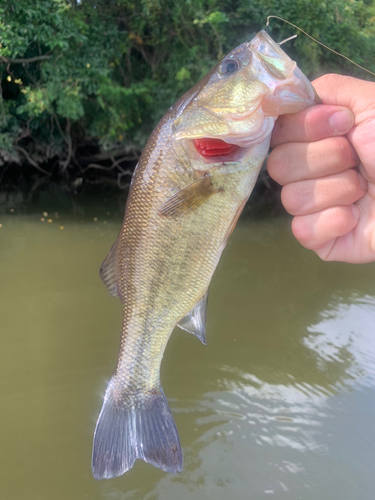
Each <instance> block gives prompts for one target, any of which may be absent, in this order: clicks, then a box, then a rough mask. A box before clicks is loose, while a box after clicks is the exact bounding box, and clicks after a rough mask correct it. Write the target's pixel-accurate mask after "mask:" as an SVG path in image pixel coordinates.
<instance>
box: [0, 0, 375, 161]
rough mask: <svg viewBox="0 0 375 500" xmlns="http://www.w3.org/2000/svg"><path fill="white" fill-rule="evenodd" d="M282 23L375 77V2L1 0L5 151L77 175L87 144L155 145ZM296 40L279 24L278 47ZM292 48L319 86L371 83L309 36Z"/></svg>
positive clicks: (0, 132)
mask: <svg viewBox="0 0 375 500" xmlns="http://www.w3.org/2000/svg"><path fill="white" fill-rule="evenodd" d="M271 14H274V15H278V16H281V17H284V18H286V19H288V20H289V21H291V22H292V23H294V24H297V25H299V26H300V27H301V28H302V29H304V30H305V31H307V32H308V33H310V34H311V35H312V36H314V37H315V38H317V39H319V40H320V41H322V42H323V43H325V44H326V45H328V46H330V47H332V48H333V49H335V50H337V51H339V52H342V53H343V54H345V55H346V56H348V57H350V58H352V59H354V60H355V61H356V62H358V63H359V64H362V65H364V66H367V67H368V68H369V69H372V70H373V71H375V64H374V62H373V54H374V52H375V27H374V26H375V23H374V21H375V0H365V1H362V0H330V1H326V2H323V1H320V0H137V1H134V0H111V1H110V2H108V0H81V1H79V0H71V1H68V0H35V1H33V2H30V0H0V80H1V91H2V92H1V96H0V112H1V117H0V150H8V151H12V148H13V147H14V146H15V145H19V146H21V147H22V148H25V149H27V151H28V154H29V155H30V157H31V158H36V156H35V152H36V151H37V152H38V161H40V158H41V156H42V157H43V154H45V158H46V159H48V158H50V157H51V156H53V154H57V155H58V156H59V155H60V157H61V158H60V159H61V161H60V166H61V167H62V168H66V166H67V165H69V164H70V163H71V160H72V158H74V155H75V152H76V151H77V149H79V148H80V147H82V145H85V144H102V147H104V146H105V147H107V148H114V147H117V148H118V147H119V146H125V145H130V144H136V143H138V144H139V145H143V144H144V142H145V140H146V138H147V136H148V135H149V133H150V131H151V130H152V128H153V127H154V126H155V124H156V122H157V120H158V119H160V118H161V116H162V115H163V114H164V113H165V111H166V110H167V109H168V107H169V106H170V105H171V104H172V103H173V102H174V101H175V100H176V99H177V98H178V97H179V96H180V95H181V94H182V93H183V92H184V91H186V90H187V89H188V88H190V87H191V86H192V85H194V84H195V83H196V82H197V81H198V80H199V79H200V78H201V77H202V76H203V75H204V74H205V73H206V72H207V71H209V70H210V69H211V67H212V66H213V65H214V64H215V62H216V61H217V60H218V59H219V58H221V57H223V55H224V54H225V53H226V52H228V51H229V50H231V49H232V48H233V47H235V46H236V45H238V44H239V43H241V42H243V41H245V40H250V39H251V38H252V37H253V35H254V34H255V33H256V32H257V31H258V30H259V29H262V28H264V27H265V22H266V17H267V15H271ZM295 32H296V30H295V29H294V28H291V27H290V26H288V25H286V24H284V23H282V22H280V21H277V20H271V31H270V33H271V35H272V36H273V37H274V39H275V40H277V41H280V40H282V39H284V38H287V37H288V36H290V35H292V34H294V33H295ZM285 49H286V50H287V51H288V53H289V54H290V55H291V56H292V57H293V58H295V59H296V60H297V62H298V64H299V65H300V67H301V68H302V69H303V71H305V73H306V74H307V75H308V76H309V77H314V76H317V75H318V74H320V73H323V72H327V71H336V72H344V73H346V74H354V75H358V76H360V77H362V78H366V74H365V73H361V72H360V71H359V70H358V69H357V68H355V67H354V66H352V65H350V64H349V63H347V62H346V61H344V60H343V59H341V58H339V57H338V56H335V55H334V54H332V53H331V52H329V51H327V50H325V49H324V48H322V47H321V46H319V45H317V44H315V43H313V42H312V41H311V40H309V39H308V38H307V37H305V36H304V35H302V34H300V36H299V37H298V38H297V39H296V40H295V41H293V42H289V43H288V44H287V45H286V46H285ZM43 148H44V149H43ZM16 149H17V148H16ZM18 149H19V148H18ZM14 151H16V150H14ZM43 151H44V153H43ZM51 151H52V152H53V153H52V152H51ZM16 154H18V153H16ZM33 155H34V156H33Z"/></svg>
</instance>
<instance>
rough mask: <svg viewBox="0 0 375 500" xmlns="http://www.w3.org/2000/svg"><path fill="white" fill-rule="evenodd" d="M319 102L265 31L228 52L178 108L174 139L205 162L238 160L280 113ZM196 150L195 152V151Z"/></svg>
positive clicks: (266, 134) (267, 134)
mask: <svg viewBox="0 0 375 500" xmlns="http://www.w3.org/2000/svg"><path fill="white" fill-rule="evenodd" d="M316 102H318V101H317V95H316V92H315V90H314V88H313V86H312V85H311V83H310V82H309V80H308V79H307V78H306V76H305V75H304V74H303V73H302V71H301V70H300V69H299V68H298V67H297V64H296V62H294V61H292V59H290V57H289V56H288V55H287V54H286V53H285V52H284V51H283V50H282V49H281V48H280V47H279V46H278V45H277V44H276V43H275V42H274V41H273V40H272V38H271V37H270V36H269V35H268V34H267V33H266V32H265V31H261V32H259V33H258V34H257V35H256V36H255V37H254V38H253V39H252V40H251V41H250V42H246V43H243V44H241V45H239V46H238V47H237V48H235V49H234V50H232V51H231V52H230V53H229V54H228V55H227V56H226V57H224V59H222V60H221V61H220V62H219V63H218V64H217V66H216V67H215V68H214V69H213V70H212V71H211V72H210V73H209V74H208V75H206V77H204V78H203V79H202V80H201V82H199V83H198V84H197V85H196V86H195V87H193V89H192V90H191V91H190V92H188V93H187V94H185V96H183V97H182V98H181V99H180V101H179V102H178V103H177V106H176V117H175V119H174V123H173V131H174V139H175V140H177V141H183V144H184V149H185V150H186V151H187V152H188V154H189V156H190V157H193V158H195V159H197V158H198V157H200V159H203V161H204V162H205V163H213V162H216V163H217V162H219V161H231V160H236V159H237V158H238V157H240V156H241V154H242V153H243V151H242V152H241V148H242V149H248V148H249V147H250V146H252V145H254V144H259V143H261V142H263V141H265V140H266V139H267V138H269V137H270V135H271V132H272V129H273V125H274V123H275V120H276V118H277V117H278V116H280V115H282V114H287V113H296V112H298V111H301V110H303V109H305V108H307V107H309V106H312V105H313V104H314V103H316ZM197 153H198V154H197Z"/></svg>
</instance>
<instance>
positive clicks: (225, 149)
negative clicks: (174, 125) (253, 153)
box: [189, 137, 247, 164]
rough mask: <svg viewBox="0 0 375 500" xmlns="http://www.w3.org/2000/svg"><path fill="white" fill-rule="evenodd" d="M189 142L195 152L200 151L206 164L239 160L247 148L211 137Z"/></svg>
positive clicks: (200, 155)
mask: <svg viewBox="0 0 375 500" xmlns="http://www.w3.org/2000/svg"><path fill="white" fill-rule="evenodd" d="M189 142H191V145H192V146H193V147H194V151H195V154H197V153H198V155H199V157H200V158H201V159H202V160H203V161H204V163H206V164H207V163H208V164H210V163H220V162H231V161H238V160H240V159H241V158H242V156H243V155H244V154H245V151H246V149H247V148H244V147H241V146H240V145H238V144H232V143H230V142H226V141H224V140H223V139H214V138H211V137H201V138H197V139H192V140H191V141H189Z"/></svg>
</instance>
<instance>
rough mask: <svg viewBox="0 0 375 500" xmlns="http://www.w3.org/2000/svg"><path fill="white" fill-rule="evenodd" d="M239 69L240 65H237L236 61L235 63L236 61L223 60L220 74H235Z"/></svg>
mask: <svg viewBox="0 0 375 500" xmlns="http://www.w3.org/2000/svg"><path fill="white" fill-rule="evenodd" d="M239 67H240V65H239V64H238V61H236V59H225V60H224V61H223V62H222V63H221V64H220V73H221V74H222V75H227V74H231V73H235V72H236V71H237V70H238V68H239Z"/></svg>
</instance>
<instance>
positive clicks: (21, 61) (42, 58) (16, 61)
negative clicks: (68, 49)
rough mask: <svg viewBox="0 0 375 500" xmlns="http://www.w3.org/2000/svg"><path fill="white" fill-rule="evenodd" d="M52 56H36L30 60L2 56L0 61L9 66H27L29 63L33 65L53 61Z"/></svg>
mask: <svg viewBox="0 0 375 500" xmlns="http://www.w3.org/2000/svg"><path fill="white" fill-rule="evenodd" d="M51 57H52V56H47V55H44V56H35V57H29V58H28V59H11V58H10V57H4V56H1V55H0V59H2V61H3V62H5V63H7V64H9V63H11V64H27V63H32V62H36V61H46V60H47V59H51Z"/></svg>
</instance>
